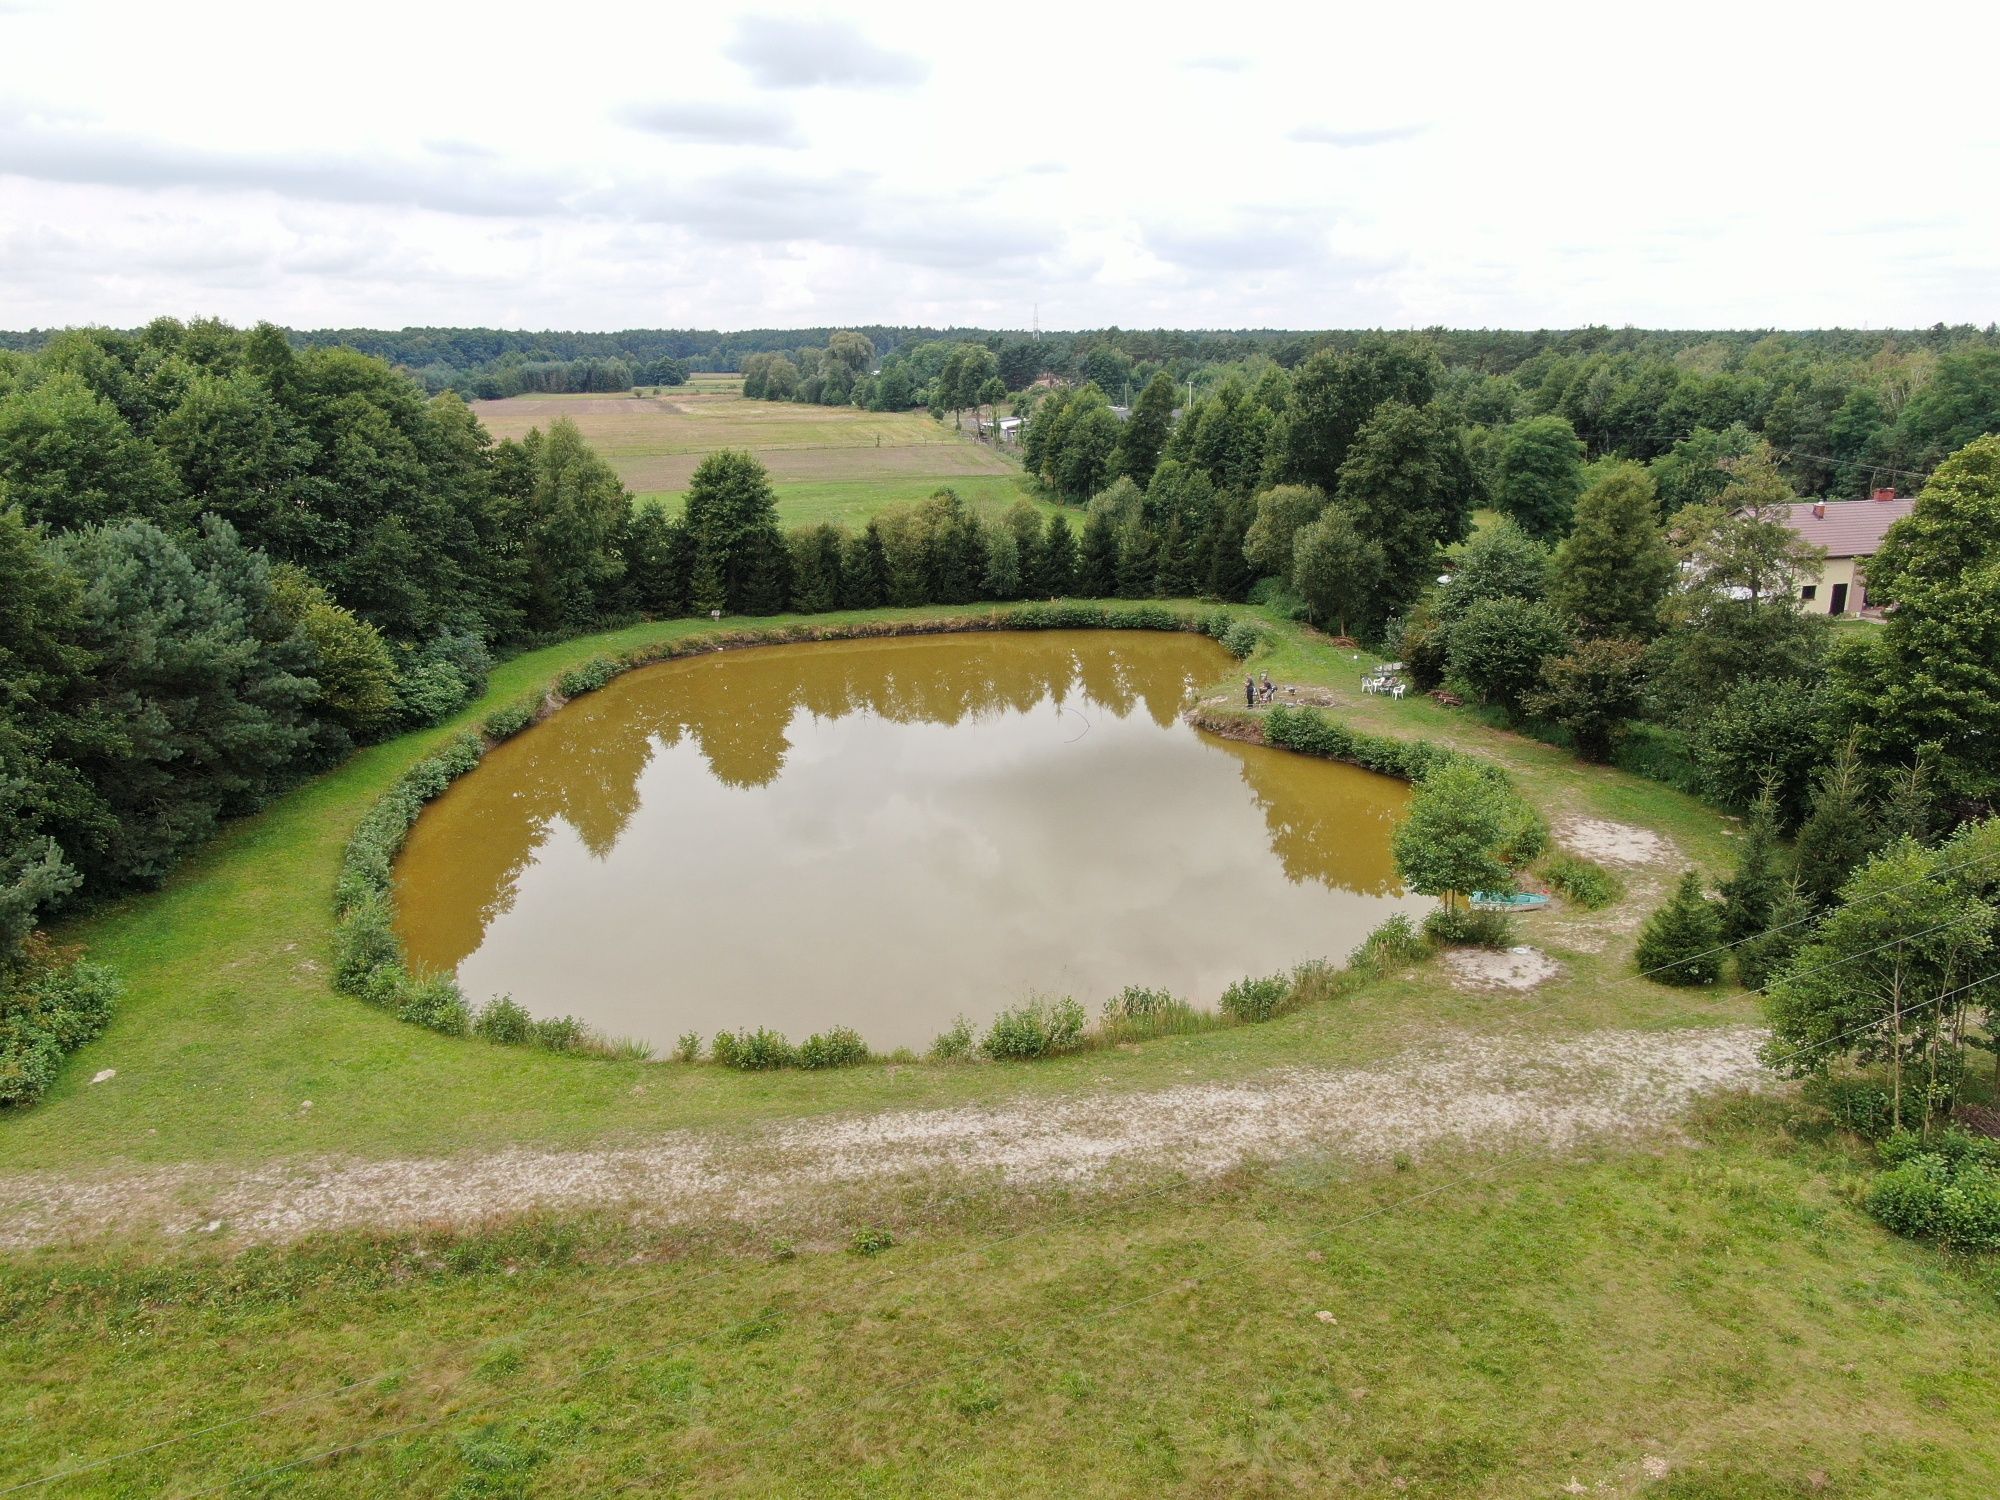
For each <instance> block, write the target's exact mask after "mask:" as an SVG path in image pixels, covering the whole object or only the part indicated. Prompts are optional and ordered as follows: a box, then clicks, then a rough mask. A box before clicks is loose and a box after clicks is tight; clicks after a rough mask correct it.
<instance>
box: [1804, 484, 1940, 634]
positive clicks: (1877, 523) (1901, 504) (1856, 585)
mask: <svg viewBox="0 0 2000 1500" xmlns="http://www.w3.org/2000/svg"><path fill="white" fill-rule="evenodd" d="M1916 503H1917V502H1916V501H1915V500H1913V499H1910V498H1909V497H1907V496H1903V495H1898V494H1897V493H1896V492H1895V491H1894V490H1893V489H1883V490H1877V491H1875V493H1874V494H1873V495H1871V496H1870V497H1869V498H1868V499H1866V500H1800V501H1797V502H1795V503H1793V504H1792V505H1789V506H1786V507H1785V508H1784V509H1785V511H1786V514H1785V516H1784V517H1783V520H1784V523H1785V524H1786V525H1787V526H1789V527H1790V528H1791V529H1792V530H1793V531H1794V532H1796V533H1797V534H1798V535H1799V536H1800V537H1802V538H1804V539H1805V540H1806V541H1808V542H1811V543H1812V544H1813V545H1814V546H1815V547H1824V548H1825V549H1826V561H1825V562H1824V563H1823V564H1821V567H1820V574H1819V577H1818V578H1817V579H1815V580H1814V581H1812V582H1811V583H1807V584H1803V585H1801V586H1800V588H1799V608H1800V609H1803V610H1809V611H1811V612H1812V613H1814V614H1823V615H1852V614H1859V613H1860V612H1861V610H1862V609H1863V608H1864V607H1866V605H1867V603H1868V586H1867V585H1868V580H1867V563H1868V559H1869V558H1871V557H1873V556H1874V555H1875V554H1876V553H1877V552H1878V551H1880V550H1881V547H1882V538H1883V537H1885V536H1887V535H1888V534H1889V528H1890V527H1891V526H1893V525H1895V524H1896V523H1897V522H1898V521H1900V520H1902V519H1903V517H1904V516H1907V515H1908V514H1909V513H1910V511H1911V510H1912V508H1914V507H1915V505H1916Z"/></svg>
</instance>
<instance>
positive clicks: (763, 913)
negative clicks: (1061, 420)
mask: <svg viewBox="0 0 2000 1500" xmlns="http://www.w3.org/2000/svg"><path fill="white" fill-rule="evenodd" d="M1240 670H1241V669H1240V667H1238V665H1237V663H1236V662H1235V660H1234V659H1233V658H1232V657H1230V656H1229V655H1228V654H1227V653H1226V652H1224V651H1223V650H1222V649H1221V648H1220V647H1218V646H1216V645H1215V644H1214V643H1213V642H1211V641H1208V640H1206V639H1204V638H1202V637H1199V636H1191V635H1170V634H1162V633H1157V632H1152V631H1047V632H1005V633H997V632H996V633H991V634H986V633H981V634H974V635H964V634H961V635H944V636H907V637H901V638H895V639H882V640H866V641H842V642H833V643H827V644H820V645H806V646H778V647H765V648H756V649H750V650H742V651H731V652H718V653H711V654H708V655H704V656H698V657H692V658H688V659H684V660H681V661H675V662H668V663H662V664H661V665H658V666H653V667H646V668H642V669H640V670H637V671H633V672H628V673H626V674H625V675H624V676H623V677H620V678H618V679H617V680H615V681H614V682H612V683H611V684H610V685H609V686H607V687H605V688H602V689H600V690H599V691H597V692H595V693H592V694H590V695H588V696H587V697H584V698H581V699H579V700H578V701H577V702H575V703H573V704H571V705H569V706H568V707H567V708H565V709H563V710H562V712H560V713H559V714H556V715H555V716H554V717H553V718H551V719H549V720H548V721H547V722H545V723H543V724H540V725H538V726H536V727H535V728H533V729H530V730H528V731H527V732H525V733H523V734H520V735H517V736H515V737H514V738H513V739H511V740H509V741H507V742H506V743H505V744H502V745H499V746H497V747H496V748H495V749H494V750H493V751H492V753H491V754H490V755H488V756H487V758H486V759H485V761H483V762H482V763H481V764H480V766H479V767H478V768H477V769H476V770H474V771H473V772H471V773H470V774H469V775H467V776H465V777H462V778H461V779H460V780H459V781H458V782H457V783H456V784H454V785H453V786H452V787H451V788H450V789H449V790H447V791H446V792H445V794H444V795H443V796H442V797H440V798H438V799H437V801H436V802H435V803H433V804H432V805H431V806H430V807H429V808H428V809H427V810H426V811H425V813H424V815H423V816H422V817H421V818H420V819H419V820H418V822H417V825H416V827H415V828H414V829H413V830H412V831H411V835H410V839H409V843H408V844H407V846H406V847H405V849H404V852H403V855H402V857H401V859H400V861H399V862H398V866H397V907H398V914H397V921H398V926H399V928H400V931H401V934H402V937H403V941H404V944H405V946H406V948H407V951H408V955H409V958H410V960H411V962H412V964H413V965H414V966H418V967H424V968H430V969H434V970H439V971H447V970H449V971H456V973H457V975H458V979H459V982H460V984H461V985H462V986H463V987H464V989H465V993H466V995H467V996H468V998H470V999H472V1000H474V1001H475V1002H478V1001H484V1000H485V999H487V998H489V997H490V996H493V995H496V994H511V995H513V997H514V998H515V999H516V1000H517V1001H519V1002H520V1003H521V1004H523V1005H524V1006H526V1007H527V1008H528V1010H529V1011H530V1012H531V1013H532V1014H534V1015H537V1016H550V1015H563V1014H570V1015H575V1016H577V1017H579V1018H580V1019H582V1020H584V1021H586V1022H588V1023H589V1024H590V1025H591V1026H593V1027H595V1028H596V1029H597V1030H599V1031H600V1032H602V1033H604V1034H605V1035H607V1036H613V1037H630V1038H636V1039H640V1040H644V1041H647V1042H650V1043H652V1044H653V1045H654V1047H655V1048H656V1049H659V1050H661V1051H665V1050H666V1049H668V1048H670V1047H671V1046H672V1044H673V1041H674V1039H675V1037H677V1036H678V1035H680V1034H681V1033H683V1032H686V1031H690V1030H692V1031H697V1032H699V1033H701V1034H702V1036H703V1037H710V1036H713V1035H714V1033H716V1032H717V1031H721V1030H735V1029H736V1028H738V1027H745V1026H747V1027H757V1026H770V1027H774V1028H776V1029H777V1030H780V1031H783V1032H785V1033H786V1034H787V1035H788V1036H790V1037H791V1038H792V1040H794V1041H798V1040H801V1039H803V1038H804V1037H805V1036H806V1035H807V1034H808V1033H810V1032H814V1031H823V1030H825V1029H826V1028H827V1027H829V1026H835V1025H846V1026H852V1027H854V1028H856V1029H857V1030H859V1031H860V1032H861V1034H862V1035H863V1036H864V1037H866V1038H867V1039H868V1041H869V1043H870V1044H871V1045H872V1046H874V1047H875V1048H877V1049H881V1050H887V1049H890V1048H895V1047H899V1046H908V1047H911V1048H915V1049H918V1050H922V1049H923V1048H925V1047H927V1046H928V1045H929V1043H930V1042H931V1040H932V1039H933V1038H934V1037H935V1036H937V1034H938V1033H939V1032H941V1031H944V1030H945V1029H946V1028H947V1027H949V1026H950V1024H951V1022H952V1020H953V1018H954V1017H955V1016H958V1015H961V1014H962V1015H964V1016H966V1017H968V1018H970V1019H971V1020H972V1021H973V1022H974V1023H975V1024H977V1025H982V1026H983V1024H984V1023H985V1022H986V1021H988V1020H990V1019H991V1018H992V1016H993V1015H995V1014H996V1013H997V1012H998V1011H1000V1010H1001V1009H1004V1008H1005V1007H1007V1006H1009V1005H1012V1004H1016V1003H1018V1002H1020V1001H1022V1000H1025V999H1028V998H1031V997H1032V996H1034V995H1038V994H1041V995H1074V996H1075V997H1076V998H1077V999H1079V1000H1082V1001H1083V1002H1084V1003H1085V1004H1086V1006H1087V1007H1088V1008H1089V1009H1091V1010H1092V1011H1093V1012H1094V1011H1095V1010H1096V1009H1097V1008H1098V1006H1099V1004H1100V1003H1101V1002H1102V1001H1103V1000H1104V999H1105V998H1107V997H1108V996H1111V995H1114V994H1116V993H1117V992H1118V991H1119V990H1120V989H1122V988H1123V987H1124V986H1126V985H1128V984H1136V985H1147V986H1153V987H1157V988H1162V989H1167V990H1171V991H1173V992H1174V993H1175V994H1178V995H1182V996H1185V997H1187V998H1189V999H1191V1000H1194V1001H1195V1002H1197V1003H1198V1004H1202V1005H1209V1006H1212V1005H1213V1004H1214V1003H1215V1001H1216V999H1217V997H1218V996H1219V995H1220V994H1221V992H1222V990H1223V988H1224V987H1225V986H1226V985H1227V984H1229V983H1230V981H1232V980H1234V979H1238V978H1241V977H1242V976H1244V975H1246V974H1269V973H1274V972H1277V971H1279V970H1282V969H1285V968H1289V967H1290V966H1291V965H1293V964H1295V963H1297V962H1299V961H1301V960H1303V959H1308V958H1320V957H1326V958H1332V959H1335V960H1338V959H1340V958H1341V957H1343V956H1344V955H1345V954H1346V953H1347V952H1348V951H1349V950H1350V949H1351V948H1353V946H1354V945H1355V944H1356V943H1358V942H1359V941H1360V940H1361V939H1362V937H1364V936H1365V935H1366V934H1367V932H1368V931H1369V929H1370V928H1372V927H1374V926H1375V925H1376V924H1377V923H1379V922H1381V921H1382V920H1383V919H1384V918H1385V917H1387V916H1389V915H1390V914H1391V913H1393V912H1397V911H1408V912H1412V913H1417V912H1421V911H1423V910H1425V909H1427V908H1428V905H1429V903H1428V902H1427V901H1425V900H1424V899H1422V898H1420V897H1416V896H1412V895H1406V894H1405V893H1404V892H1403V891H1402V890H1401V889H1400V888H1399V887H1398V885H1397V882H1396V874H1395V868H1394V864H1393V861H1392V860H1391V858H1390V855H1389V831H1390V828H1391V826H1392V825H1393V823H1394V821H1395V819H1396V818H1397V816H1398V815H1399V814H1400V812H1401V809H1402V807H1403V805H1404V802H1405V799H1406V795H1407V789H1406V788H1405V787H1404V786H1403V785H1402V784H1401V783H1400V782H1397V781H1395V780H1392V779H1390V778H1388V777H1384V776H1378V775H1374V774H1372V773H1370V772H1367V771H1362V770H1359V769H1357V768H1355V767H1352V766H1344V765H1337V764H1334V763H1331V762H1328V761H1320V760H1313V759H1309V758H1307V757H1305V756H1299V755H1293V754H1290V753H1288V752H1285V751H1280V750H1270V749H1266V748H1264V747H1263V746H1257V745H1244V744H1240V743H1237V742H1235V741H1230V740H1223V739H1219V738H1216V737H1214V736H1211V735H1206V734H1203V733H1200V732H1198V731H1197V730H1195V729H1193V728H1192V727H1190V726H1189V725H1188V724H1186V723H1185V722H1183V720H1182V718H1181V714H1182V712H1183V710H1184V709H1185V708H1186V707H1187V706H1188V704H1189V703H1190V702H1191V701H1192V699H1193V695H1194V692H1195V690H1196V689H1197V688H1198V687H1200V686H1201V685H1203V684H1206V683H1212V682H1215V681H1217V680H1218V679H1225V678H1227V677H1229V675H1230V674H1231V673H1232V672H1240Z"/></svg>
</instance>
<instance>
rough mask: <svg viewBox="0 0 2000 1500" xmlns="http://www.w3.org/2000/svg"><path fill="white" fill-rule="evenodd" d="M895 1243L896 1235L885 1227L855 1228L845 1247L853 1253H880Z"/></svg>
mask: <svg viewBox="0 0 2000 1500" xmlns="http://www.w3.org/2000/svg"><path fill="white" fill-rule="evenodd" d="M895 1243H896V1237H895V1236H894V1235H893V1234H891V1233H889V1231H888V1230H886V1229H857V1230H855V1231H854V1237H853V1238H852V1239H850V1240H849V1241H848V1242H847V1248H848V1251H849V1252H850V1253H851V1254H854V1255H880V1254H881V1253H882V1252H883V1251H884V1250H887V1249H889V1248H891V1247H892V1246H894V1244H895Z"/></svg>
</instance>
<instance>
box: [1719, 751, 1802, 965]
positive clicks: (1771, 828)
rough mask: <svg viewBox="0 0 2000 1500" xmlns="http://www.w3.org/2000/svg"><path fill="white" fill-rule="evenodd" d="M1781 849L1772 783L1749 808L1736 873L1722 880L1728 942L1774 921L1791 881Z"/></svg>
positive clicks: (1757, 930)
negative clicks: (1784, 865) (1747, 823)
mask: <svg viewBox="0 0 2000 1500" xmlns="http://www.w3.org/2000/svg"><path fill="white" fill-rule="evenodd" d="M1782 864H1783V860H1782V858H1781V857H1780V854H1779V851H1778V802H1777V797H1776V795H1775V793H1774V791H1773V789H1772V788H1771V786H1770V785H1769V784H1766V786H1765V788H1764V791H1763V794H1762V795H1761V796H1759V797H1758V798H1757V801H1756V804H1755V805H1754V806H1753V807H1752V808H1751V809H1750V823H1749V826H1748V827H1747V828H1746V829H1745V830H1744V838H1743V852H1742V853H1741V854H1740V855H1739V856H1738V857H1737V861H1736V873H1735V874H1733V875H1731V876H1730V877H1729V879H1727V880H1725V881H1723V883H1722V935H1723V937H1724V938H1725V939H1726V940H1728V941H1729V942H1732V943H1733V942H1736V941H1737V940H1739V939H1741V938H1747V937H1752V936H1754V935H1755V934H1757V933H1760V932H1762V931H1763V930H1764V929H1765V928H1766V927H1768V926H1769V925H1770V922H1771V912H1772V909H1773V908H1774V907H1776V905H1777V903H1778V898H1779V897H1780V896H1781V895H1783V894H1784V892H1785V890H1786V888H1787V887H1788V886H1789V885H1790V884H1791V882H1790V881H1789V880H1788V879H1787V878H1786V875H1785V872H1784V870H1783V869H1782V868H1781V866H1782Z"/></svg>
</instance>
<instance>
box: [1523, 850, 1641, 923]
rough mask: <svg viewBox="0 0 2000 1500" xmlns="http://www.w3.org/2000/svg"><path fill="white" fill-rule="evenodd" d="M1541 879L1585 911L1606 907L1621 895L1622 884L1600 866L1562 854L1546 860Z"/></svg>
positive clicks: (1623, 888)
mask: <svg viewBox="0 0 2000 1500" xmlns="http://www.w3.org/2000/svg"><path fill="white" fill-rule="evenodd" d="M1542 877H1543V878H1544V879H1545V880H1547V881H1548V883H1549V884H1550V886H1552V887H1553V888H1554V889H1555V890H1556V891H1558V892H1559V893H1561V894H1562V895H1564V896H1567V897H1568V898H1569V899H1570V900H1572V901H1574V902H1575V903H1576V904H1577V905H1578V906H1581V907H1582V908H1583V909H1584V910H1585V911H1597V910H1598V909H1600V908H1601V907H1606V906H1609V905H1610V904H1611V903H1612V902H1614V901H1616V900H1617V899H1618V898H1619V897H1621V896H1623V895H1624V894H1625V886H1624V883H1623V882H1622V881H1620V880H1619V878H1618V877H1617V876H1616V875H1613V874H1612V873H1611V872H1610V871H1609V870H1607V869H1605V868H1604V866H1602V865H1599V864H1593V863H1592V862H1591V861H1589V860H1587V859H1585V858H1583V856H1582V855H1579V854H1570V853H1568V852H1566V851H1565V852H1560V853H1557V854H1553V855H1551V856H1550V857H1549V860H1548V862H1547V863H1546V864H1544V865H1543V866H1542Z"/></svg>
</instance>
